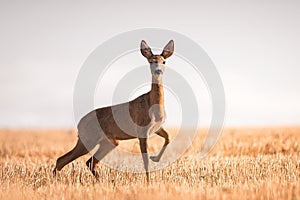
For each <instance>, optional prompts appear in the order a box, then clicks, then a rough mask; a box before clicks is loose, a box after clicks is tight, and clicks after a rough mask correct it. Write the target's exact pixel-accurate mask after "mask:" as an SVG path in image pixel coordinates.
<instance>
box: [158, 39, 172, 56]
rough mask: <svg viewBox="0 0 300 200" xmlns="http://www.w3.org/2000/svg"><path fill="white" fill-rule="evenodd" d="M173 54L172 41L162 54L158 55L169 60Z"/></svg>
mask: <svg viewBox="0 0 300 200" xmlns="http://www.w3.org/2000/svg"><path fill="white" fill-rule="evenodd" d="M173 52H174V41H173V40H170V42H169V43H168V44H167V45H166V46H165V48H164V50H163V52H162V53H161V54H160V55H161V56H162V57H164V58H165V59H167V58H169V57H170V56H171V55H172V54H173Z"/></svg>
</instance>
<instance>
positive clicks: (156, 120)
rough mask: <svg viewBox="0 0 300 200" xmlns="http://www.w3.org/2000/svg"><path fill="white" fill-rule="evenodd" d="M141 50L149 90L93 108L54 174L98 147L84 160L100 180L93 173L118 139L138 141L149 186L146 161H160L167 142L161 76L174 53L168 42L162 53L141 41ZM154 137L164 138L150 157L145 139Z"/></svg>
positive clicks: (79, 127)
mask: <svg viewBox="0 0 300 200" xmlns="http://www.w3.org/2000/svg"><path fill="white" fill-rule="evenodd" d="M140 51H141V54H142V55H143V56H144V57H145V58H146V59H147V61H148V62H149V64H150V71H151V76H152V82H151V89H150V91H149V92H147V93H145V94H143V95H141V96H139V97H137V98H135V99H133V100H131V101H129V102H126V103H121V104H117V105H112V106H108V107H103V108H98V109H95V110H93V111H91V112H89V113H88V114H86V115H85V116H84V117H82V118H81V120H80V121H79V123H78V125H77V129H78V140H77V144H76V145H75V147H74V148H73V149H72V150H71V151H69V152H68V153H66V154H64V155H63V156H61V157H59V158H58V159H57V161H56V165H55V168H54V170H53V174H54V175H56V172H57V171H60V170H61V169H62V168H63V167H64V166H65V165H67V164H68V163H70V162H72V161H73V160H75V159H77V158H79V157H80V156H83V155H85V154H87V153H89V152H90V151H91V150H92V149H93V148H95V147H96V146H97V145H98V147H99V148H98V149H97V150H96V152H95V153H94V154H93V155H92V156H91V158H90V159H88V160H87V161H86V165H87V167H88V168H89V170H90V171H91V173H92V174H93V175H94V176H95V177H96V178H99V174H98V173H97V171H96V170H95V166H96V164H97V163H98V162H99V161H100V160H101V159H103V158H104V157H105V156H106V155H107V154H108V153H109V152H111V151H112V150H113V149H114V148H116V147H117V146H118V144H119V141H120V140H129V139H134V138H137V139H138V140H139V146H140V151H141V154H142V159H143V166H144V169H145V172H146V179H147V182H148V183H149V180H150V174H149V158H150V159H151V160H152V161H153V162H159V160H160V159H161V157H162V155H163V153H164V151H165V149H166V148H167V145H168V144H169V143H170V139H169V134H168V133H167V131H166V130H165V129H164V128H163V127H162V125H163V123H164V121H165V119H166V112H165V106H164V88H163V83H162V77H163V74H164V71H165V63H166V59H167V58H169V57H170V56H171V55H172V54H173V52H174V41H173V40H170V41H169V42H168V43H167V45H166V46H165V47H164V49H163V51H162V53H161V54H159V55H158V54H155V55H154V54H153V53H152V50H151V48H150V47H149V46H148V44H147V43H146V42H145V41H144V40H142V41H141V44H140ZM124 110H126V111H127V113H129V116H128V115H126V114H124V113H126V111H125V112H124ZM116 118H118V120H116ZM120 123H122V126H125V128H124V127H120V126H119V125H118V124H120ZM126 126H127V127H126ZM125 129H126V130H125ZM153 134H156V135H158V136H161V137H162V138H164V144H163V146H162V148H161V149H160V151H159V153H158V154H157V155H156V156H150V157H149V156H148V151H147V139H148V138H149V136H150V135H153Z"/></svg>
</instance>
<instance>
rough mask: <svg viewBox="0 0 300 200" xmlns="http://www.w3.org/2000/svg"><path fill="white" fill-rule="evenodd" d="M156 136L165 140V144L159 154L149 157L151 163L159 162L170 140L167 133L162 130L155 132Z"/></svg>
mask: <svg viewBox="0 0 300 200" xmlns="http://www.w3.org/2000/svg"><path fill="white" fill-rule="evenodd" d="M155 133H156V134H157V135H159V136H161V137H163V138H165V143H164V145H163V147H162V148H161V150H160V152H159V153H158V155H157V156H150V159H151V160H152V161H153V162H159V160H160V158H161V156H162V155H163V153H164V152H165V150H166V148H167V146H168V144H169V143H170V140H169V135H168V133H167V132H166V131H165V130H164V129H163V128H161V129H159V130H158V131H157V132H155Z"/></svg>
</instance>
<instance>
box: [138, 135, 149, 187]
mask: <svg viewBox="0 0 300 200" xmlns="http://www.w3.org/2000/svg"><path fill="white" fill-rule="evenodd" d="M139 141H140V148H141V152H142V157H143V162H144V167H145V170H146V176H147V182H148V183H149V180H150V179H149V158H148V152H147V138H139Z"/></svg>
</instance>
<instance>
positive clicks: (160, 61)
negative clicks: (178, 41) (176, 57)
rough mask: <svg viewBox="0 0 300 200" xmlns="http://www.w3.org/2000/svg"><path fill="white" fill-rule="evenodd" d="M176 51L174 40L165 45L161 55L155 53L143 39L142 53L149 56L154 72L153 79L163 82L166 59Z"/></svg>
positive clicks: (152, 72) (146, 56)
mask: <svg viewBox="0 0 300 200" xmlns="http://www.w3.org/2000/svg"><path fill="white" fill-rule="evenodd" d="M173 52H174V41H173V40H170V41H169V43H168V44H167V45H166V46H165V47H164V49H163V51H162V53H161V54H160V55H153V53H152V51H151V48H150V47H149V46H148V44H147V43H146V42H145V41H144V40H142V42H141V53H142V55H143V56H144V57H145V58H147V60H148V62H149V63H150V69H151V74H152V80H154V81H157V82H161V79H162V75H163V73H164V71H165V63H166V59H167V58H169V57H170V56H171V55H172V54H173Z"/></svg>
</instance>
